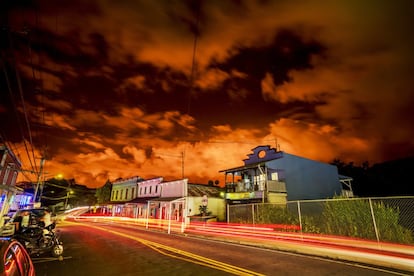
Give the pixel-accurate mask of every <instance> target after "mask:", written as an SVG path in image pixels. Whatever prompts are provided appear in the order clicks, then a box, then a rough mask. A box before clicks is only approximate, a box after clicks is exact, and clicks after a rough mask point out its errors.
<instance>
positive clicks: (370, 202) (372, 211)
mask: <svg viewBox="0 0 414 276" xmlns="http://www.w3.org/2000/svg"><path fill="white" fill-rule="evenodd" d="M368 201H369V208H370V209H371V216H372V222H373V224H374V229H375V236H377V243H378V245H379V242H380V239H379V233H378V228H377V223H376V221H375V215H374V209H373V208H372V201H371V198H368Z"/></svg>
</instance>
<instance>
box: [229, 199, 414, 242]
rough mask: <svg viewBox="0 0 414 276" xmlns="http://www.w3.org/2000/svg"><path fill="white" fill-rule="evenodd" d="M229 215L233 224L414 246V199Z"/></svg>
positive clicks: (255, 208) (270, 207)
mask: <svg viewBox="0 0 414 276" xmlns="http://www.w3.org/2000/svg"><path fill="white" fill-rule="evenodd" d="M227 215H228V217H227V219H228V222H231V223H249V224H274V225H277V229H275V230H277V231H296V232H301V233H309V234H326V235H337V236H346V237H353V238H362V239H370V240H377V241H378V242H380V241H382V242H396V243H402V244H414V197H386V198H341V197H337V198H334V199H326V200H305V201H288V202H287V204H283V205H280V204H279V205H276V204H270V203H258V204H246V205H228V214H227Z"/></svg>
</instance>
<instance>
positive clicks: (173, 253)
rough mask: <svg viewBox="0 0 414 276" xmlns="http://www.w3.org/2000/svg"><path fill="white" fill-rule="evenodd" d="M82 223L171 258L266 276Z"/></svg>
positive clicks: (240, 272) (214, 267) (238, 273)
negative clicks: (130, 240)
mask: <svg viewBox="0 0 414 276" xmlns="http://www.w3.org/2000/svg"><path fill="white" fill-rule="evenodd" d="M79 224H80V225H82V226H86V227H89V228H94V229H98V230H101V231H105V232H108V233H112V234H114V235H118V236H121V237H125V238H128V239H132V240H135V241H137V242H139V243H141V244H143V245H146V246H148V247H149V248H151V249H153V250H155V251H157V252H159V253H160V254H163V255H165V256H168V257H171V258H176V259H180V260H183V261H186V262H191V263H195V264H198V265H202V266H206V267H210V268H213V269H217V270H221V271H224V272H228V273H231V274H234V275H246V276H247V275H256V276H264V275H263V274H261V273H257V272H254V271H251V270H247V269H244V268H241V267H237V266H233V265H230V264H226V263H223V262H220V261H216V260H213V259H210V258H206V257H203V256H201V255H197V254H193V253H190V252H187V251H184V250H180V249H177V248H174V247H170V246H166V245H163V244H160V243H156V242H152V241H149V240H145V239H142V238H138V237H135V236H131V235H129V234H125V233H122V232H118V231H114V230H109V229H106V228H103V227H99V226H94V225H88V224H84V223H76V225H79Z"/></svg>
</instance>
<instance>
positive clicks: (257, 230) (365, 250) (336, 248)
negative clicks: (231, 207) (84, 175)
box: [73, 215, 414, 272]
mask: <svg viewBox="0 0 414 276" xmlns="http://www.w3.org/2000/svg"><path fill="white" fill-rule="evenodd" d="M73 219H75V220H84V221H88V220H91V221H95V222H98V221H99V222H116V223H122V224H129V225H134V226H143V227H146V228H147V229H151V228H153V229H164V230H167V227H170V230H171V231H173V232H176V233H182V232H183V231H182V230H183V228H182V222H178V221H170V222H169V221H168V220H161V219H148V220H147V219H143V218H135V219H134V218H127V217H114V216H89V215H88V216H75V217H73ZM281 229H282V231H281ZM184 234H189V235H191V234H194V235H199V236H208V237H216V238H218V239H225V240H232V239H233V240H236V241H238V242H247V243H249V244H252V245H257V246H263V247H271V248H273V249H277V250H287V251H298V252H301V253H305V254H311V255H316V256H322V257H329V258H337V259H341V260H348V261H354V262H365V263H367V264H372V265H381V266H384V267H389V268H395V269H400V270H406V271H412V272H414V247H413V246H410V245H402V244H394V243H387V242H376V241H369V240H363V239H357V238H350V237H344V236H332V235H322V234H305V233H302V232H300V228H297V227H296V226H295V225H279V224H266V225H263V224H252V225H249V224H232V223H220V222H191V224H188V225H187V226H186V227H185V229H184Z"/></svg>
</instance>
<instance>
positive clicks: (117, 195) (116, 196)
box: [115, 191, 119, 200]
mask: <svg viewBox="0 0 414 276" xmlns="http://www.w3.org/2000/svg"><path fill="white" fill-rule="evenodd" d="M118 192H119V191H116V197H115V199H116V200H118Z"/></svg>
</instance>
